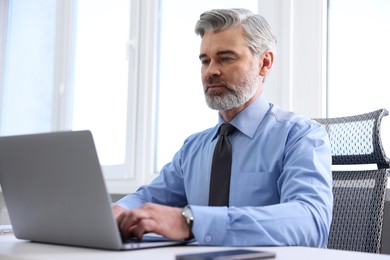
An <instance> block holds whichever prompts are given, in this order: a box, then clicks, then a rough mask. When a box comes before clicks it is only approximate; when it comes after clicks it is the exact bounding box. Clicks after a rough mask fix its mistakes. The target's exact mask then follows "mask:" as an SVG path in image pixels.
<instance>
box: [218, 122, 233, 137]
mask: <svg viewBox="0 0 390 260" xmlns="http://www.w3.org/2000/svg"><path fill="white" fill-rule="evenodd" d="M234 131H236V128H235V127H234V126H233V125H231V124H222V125H221V129H220V130H219V135H225V136H228V135H230V134H232V133H233V132H234Z"/></svg>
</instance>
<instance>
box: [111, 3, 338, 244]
mask: <svg viewBox="0 0 390 260" xmlns="http://www.w3.org/2000/svg"><path fill="white" fill-rule="evenodd" d="M195 31H196V33H197V34H198V35H200V36H201V38H202V42H201V46H200V55H199V59H200V61H201V63H202V69H201V74H202V81H203V88H204V93H205V97H206V102H207V104H208V105H209V106H210V107H211V108H212V109H216V110H218V111H219V115H220V118H219V123H218V124H217V125H216V126H215V127H213V128H210V129H207V130H205V131H203V132H200V133H197V134H194V135H192V136H190V137H188V138H187V139H186V141H185V142H184V144H183V146H182V148H181V149H180V150H179V151H178V152H177V153H176V155H175V156H174V158H173V160H172V162H171V163H169V164H167V165H166V166H164V167H163V169H162V170H161V173H160V175H159V176H158V177H157V178H156V179H155V180H154V181H153V182H152V183H150V184H149V185H147V186H143V187H141V188H140V189H139V190H138V191H137V192H135V193H133V194H130V195H128V196H126V197H124V198H123V199H121V200H120V201H118V202H117V203H116V204H115V205H114V206H113V209H114V212H115V214H116V217H117V221H118V225H119V228H120V230H121V234H122V236H123V238H127V237H129V236H136V237H138V238H141V237H142V235H143V234H144V233H146V232H154V233H157V234H160V235H162V236H165V237H167V238H171V239H187V238H191V237H192V236H193V237H194V238H195V239H196V240H197V241H198V242H199V243H200V244H204V245H226V246H228V245H229V246H256V245H271V246H279V245H301V246H316V247H326V245H327V240H328V233H329V229H330V223H331V216H332V203H333V197H332V187H331V182H332V180H331V153H330V145H329V140H328V136H327V133H326V131H325V130H324V128H323V127H322V126H321V125H319V124H318V123H316V122H315V121H312V120H309V119H306V118H303V117H301V116H298V115H296V114H294V113H291V112H286V111H284V110H282V109H280V108H278V107H276V106H274V105H272V104H270V103H268V102H267V101H266V100H265V98H264V96H263V95H262V91H263V82H264V78H265V77H266V76H267V74H268V72H269V70H270V69H271V67H272V64H273V61H274V48H275V44H276V39H275V37H274V35H273V34H272V32H271V30H270V28H269V25H268V24H267V22H266V21H265V20H264V18H262V17H261V16H259V15H255V14H253V13H251V12H250V11H248V10H244V9H228V10H212V11H209V12H205V13H203V14H202V15H201V16H200V20H199V21H198V23H197V25H196V28H195ZM224 123H229V124H230V125H233V126H234V127H235V129H236V130H235V131H234V132H233V133H232V134H230V135H229V136H228V141H225V142H230V145H231V148H232V156H231V158H232V162H231V165H230V163H226V164H228V165H229V174H231V177H230V178H229V180H228V181H230V185H229V186H228V194H227V195H228V198H227V199H228V201H227V202H226V203H225V204H223V203H222V204H217V205H219V206H209V205H215V204H212V203H210V201H211V200H213V198H212V197H214V195H213V196H211V195H210V196H209V194H211V193H212V190H213V189H215V188H213V187H212V184H211V182H212V181H211V180H212V178H214V177H213V176H214V173H213V174H211V169H212V168H213V164H214V162H212V159H213V152H214V148H215V146H216V143H217V142H218V139H219V137H218V133H219V131H220V127H221V125H222V124H224ZM225 140H226V139H225ZM226 162H227V161H226ZM223 167H225V166H223ZM230 168H231V170H230ZM223 182H224V181H223V180H222V181H221V180H220V183H221V184H220V185H221V186H222V183H223ZM217 186H218V183H217ZM217 194H218V193H217ZM221 196H222V195H221ZM217 197H218V195H217ZM217 199H218V198H217ZM209 200H210V201H209ZM183 208H184V209H183Z"/></svg>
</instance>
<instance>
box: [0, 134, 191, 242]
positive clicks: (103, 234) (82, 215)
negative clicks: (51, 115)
mask: <svg viewBox="0 0 390 260" xmlns="http://www.w3.org/2000/svg"><path fill="white" fill-rule="evenodd" d="M0 185H1V189H2V192H3V196H4V200H5V204H6V206H7V209H8V213H9V217H10V220H11V224H12V228H13V231H14V234H15V236H16V237H17V238H19V239H24V240H30V241H34V242H43V243H53V244H62V245H71V246H81V247H92V248H99V249H111V250H131V249H142V248H151V247H152V248H154V247H162V246H172V245H179V244H184V243H186V241H184V240H183V241H172V240H167V239H165V238H163V237H159V236H153V235H152V236H147V235H145V236H144V239H143V240H142V241H138V240H136V239H133V240H131V241H126V242H122V239H121V236H120V233H119V229H118V225H117V223H116V221H115V218H114V214H113V211H112V207H111V200H110V196H109V194H108V193H107V189H106V186H105V182H104V178H103V174H102V170H101V166H100V163H99V160H98V156H97V152H96V149H95V145H94V141H93V137H92V134H91V132H90V131H64V132H54V133H41V134H30V135H19V136H6V137H0Z"/></svg>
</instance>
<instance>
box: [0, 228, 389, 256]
mask: <svg viewBox="0 0 390 260" xmlns="http://www.w3.org/2000/svg"><path fill="white" fill-rule="evenodd" d="M226 249H228V248H227V247H204V246H177V247H176V246H175V247H164V248H154V249H142V250H134V251H121V252H116V251H105V250H96V249H88V248H78V247H69V246H59V245H47V244H40V243H32V242H28V241H23V240H18V239H16V238H15V236H14V235H12V234H11V235H0V259H2V260H3V259H4V260H6V259H40V260H44V259H75V260H77V259H97V260H99V259H105V260H106V259H110V260H115V259H127V260H129V259H136V260H143V259H147V260H150V259H158V260H174V259H175V256H176V255H177V254H185V253H195V252H207V251H217V250H226ZM251 249H255V250H263V251H272V252H275V253H276V258H275V259H276V260H294V259H297V260H298V259H299V260H301V259H316V260H329V259H331V260H381V259H382V260H384V259H388V260H389V259H390V255H379V254H368V253H358V252H348V251H340V250H330V249H319V248H310V247H257V248H253V247H252V248H251Z"/></svg>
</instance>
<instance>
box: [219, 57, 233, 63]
mask: <svg viewBox="0 0 390 260" xmlns="http://www.w3.org/2000/svg"><path fill="white" fill-rule="evenodd" d="M232 60H233V58H232V57H221V62H229V61H232Z"/></svg>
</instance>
